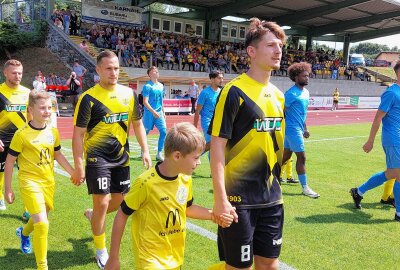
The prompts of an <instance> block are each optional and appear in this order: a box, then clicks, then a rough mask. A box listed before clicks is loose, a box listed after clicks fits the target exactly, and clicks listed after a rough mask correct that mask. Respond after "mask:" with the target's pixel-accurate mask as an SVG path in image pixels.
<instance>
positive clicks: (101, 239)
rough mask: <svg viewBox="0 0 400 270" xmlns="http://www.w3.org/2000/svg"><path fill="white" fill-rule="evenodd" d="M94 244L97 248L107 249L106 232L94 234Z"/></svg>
mask: <svg viewBox="0 0 400 270" xmlns="http://www.w3.org/2000/svg"><path fill="white" fill-rule="evenodd" d="M93 240H94V246H95V247H96V249H105V248H106V233H105V232H104V233H102V234H100V235H93Z"/></svg>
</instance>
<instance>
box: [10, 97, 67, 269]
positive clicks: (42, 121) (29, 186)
mask: <svg viewBox="0 0 400 270" xmlns="http://www.w3.org/2000/svg"><path fill="white" fill-rule="evenodd" d="M28 108H29V111H30V113H31V115H32V121H29V123H28V124H26V125H25V126H23V127H22V128H20V129H18V131H17V132H16V133H15V135H14V137H13V138H12V141H11V144H10V149H9V152H8V155H7V160H6V165H5V195H6V196H5V197H6V200H7V202H8V203H13V201H14V199H15V195H14V193H13V191H12V186H11V180H12V172H13V167H14V163H15V161H16V160H17V157H18V167H19V171H18V180H19V181H18V182H19V188H20V195H21V197H22V200H23V202H24V205H25V206H26V207H27V209H28V210H29V212H30V213H31V215H32V216H31V218H30V219H29V221H28V223H27V224H26V225H25V226H24V227H19V228H18V229H17V236H18V237H19V238H20V241H21V250H22V252H23V253H31V245H30V237H29V235H30V233H31V232H32V231H34V235H33V248H34V251H35V258H36V264H37V269H39V270H47V269H48V266H47V235H48V231H49V222H48V219H47V216H48V212H49V211H50V210H52V209H53V208H54V199H53V198H54V189H55V181H54V160H57V162H58V163H59V164H60V165H61V166H62V167H63V168H64V169H65V170H66V171H67V172H68V173H69V174H70V175H71V174H72V173H73V171H74V170H73V168H72V167H71V165H70V164H69V163H68V161H67V160H66V158H65V157H64V155H63V154H62V153H61V151H60V149H61V146H60V136H59V135H58V131H57V129H56V128H52V127H51V126H48V125H47V122H48V121H49V120H50V117H51V110H52V104H51V99H50V95H49V94H48V93H47V92H44V91H32V92H31V93H30V94H29V106H28Z"/></svg>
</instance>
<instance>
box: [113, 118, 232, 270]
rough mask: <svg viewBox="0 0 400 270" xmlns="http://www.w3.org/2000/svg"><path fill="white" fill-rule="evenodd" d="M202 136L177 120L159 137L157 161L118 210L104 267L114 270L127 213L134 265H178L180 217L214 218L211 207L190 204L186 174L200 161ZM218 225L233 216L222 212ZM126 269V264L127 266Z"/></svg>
mask: <svg viewBox="0 0 400 270" xmlns="http://www.w3.org/2000/svg"><path fill="white" fill-rule="evenodd" d="M204 147H205V141H204V139H203V136H202V134H201V133H200V131H199V130H198V129H196V128H195V127H194V126H193V125H192V124H189V123H179V124H176V125H175V126H174V127H172V128H171V129H170V130H169V131H168V134H167V137H166V139H165V150H164V152H165V159H164V161H163V162H159V163H157V165H156V166H155V167H153V168H151V169H150V170H148V171H146V172H144V173H143V174H142V175H140V176H139V177H138V178H137V179H136V180H135V182H134V183H133V186H132V188H131V190H130V191H129V193H128V194H127V195H126V196H125V198H124V201H123V202H122V203H121V206H120V208H119V209H118V212H117V215H116V217H115V220H114V226H113V230H112V236H111V249H110V258H109V259H108V262H107V265H106V268H105V269H107V270H117V269H118V270H119V269H120V263H119V249H120V244H121V238H122V235H123V232H124V229H125V225H126V222H127V219H128V217H129V216H130V215H132V229H131V234H132V246H133V249H132V251H133V252H132V253H133V256H134V258H135V267H130V268H131V269H136V270H145V269H146V270H155V269H181V268H180V267H181V266H182V264H183V258H184V250H185V237H186V230H187V227H186V217H190V218H196V219H208V220H215V219H214V217H213V214H212V212H211V210H209V209H206V208H204V207H201V206H198V205H195V204H193V194H192V177H191V175H192V173H193V171H194V170H195V169H196V167H197V166H198V165H199V164H200V157H201V155H202V153H203V151H204ZM221 220H222V225H223V226H229V225H230V224H231V223H232V221H233V216H232V215H230V214H224V215H223V216H222V217H221ZM128 268H129V267H128Z"/></svg>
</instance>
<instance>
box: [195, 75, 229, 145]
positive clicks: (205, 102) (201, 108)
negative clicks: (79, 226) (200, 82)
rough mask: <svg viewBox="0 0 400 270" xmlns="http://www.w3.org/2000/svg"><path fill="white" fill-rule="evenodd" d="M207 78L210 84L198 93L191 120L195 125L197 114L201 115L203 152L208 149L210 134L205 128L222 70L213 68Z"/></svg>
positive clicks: (197, 119) (222, 77)
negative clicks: (204, 143) (204, 144)
mask: <svg viewBox="0 0 400 270" xmlns="http://www.w3.org/2000/svg"><path fill="white" fill-rule="evenodd" d="M209 78H210V81H211V85H210V86H208V87H206V88H205V89H204V90H203V91H201V93H200V95H199V99H198V101H197V107H196V111H195V114H194V122H193V124H194V126H195V127H197V124H198V122H199V115H201V129H202V130H203V134H204V139H205V140H206V148H205V150H204V152H207V151H208V150H210V141H211V136H210V135H209V134H208V133H207V130H208V127H209V126H210V123H211V119H212V117H213V115H214V110H215V104H216V103H217V98H218V95H219V92H220V91H221V86H222V82H223V81H224V74H223V73H222V71H219V70H213V71H211V72H210V74H209Z"/></svg>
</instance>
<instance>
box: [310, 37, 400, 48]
mask: <svg viewBox="0 0 400 270" xmlns="http://www.w3.org/2000/svg"><path fill="white" fill-rule="evenodd" d="M399 40H400V34H397V35H392V36H387V37H381V38H375V39H369V40H364V41H362V42H371V43H378V44H382V45H387V46H389V48H393V47H394V46H397V47H400V42H399ZM358 43H361V42H356V43H351V47H352V46H356V45H357V44H358ZM318 44H325V45H327V46H329V47H331V48H335V49H336V50H342V49H343V42H325V41H318Z"/></svg>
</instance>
